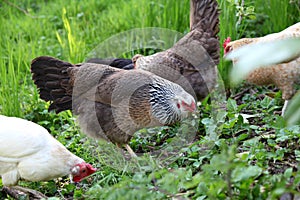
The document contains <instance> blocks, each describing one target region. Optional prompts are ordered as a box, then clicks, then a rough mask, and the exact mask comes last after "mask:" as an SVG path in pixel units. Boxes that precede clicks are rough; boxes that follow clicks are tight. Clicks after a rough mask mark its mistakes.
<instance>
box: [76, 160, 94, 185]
mask: <svg viewBox="0 0 300 200" xmlns="http://www.w3.org/2000/svg"><path fill="white" fill-rule="evenodd" d="M96 171H97V169H96V168H94V167H93V166H92V165H90V164H88V163H85V162H82V163H80V164H77V165H75V167H73V168H72V169H71V173H72V176H73V181H74V182H80V181H81V180H82V179H83V178H85V177H87V176H89V175H91V174H93V173H95V172H96Z"/></svg>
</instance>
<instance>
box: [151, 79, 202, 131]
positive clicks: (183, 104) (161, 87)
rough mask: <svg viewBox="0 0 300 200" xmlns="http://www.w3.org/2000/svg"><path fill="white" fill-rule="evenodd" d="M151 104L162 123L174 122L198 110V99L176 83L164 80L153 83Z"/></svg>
mask: <svg viewBox="0 0 300 200" xmlns="http://www.w3.org/2000/svg"><path fill="white" fill-rule="evenodd" d="M152 87H153V89H152V90H151V91H150V96H151V97H150V104H151V106H152V114H153V115H154V116H155V117H156V119H158V120H159V121H160V123H162V124H165V125H167V124H172V123H175V122H176V121H180V120H182V119H184V118H186V117H188V115H189V114H190V113H192V112H195V111H196V110H197V107H196V101H195V99H194V97H193V96H192V95H190V94H189V93H187V92H186V91H185V90H184V89H183V88H182V87H181V86H179V85H178V84H176V83H171V82H169V81H164V83H156V84H155V85H152Z"/></svg>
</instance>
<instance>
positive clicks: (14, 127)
mask: <svg viewBox="0 0 300 200" xmlns="http://www.w3.org/2000/svg"><path fill="white" fill-rule="evenodd" d="M95 171H96V169H95V168H93V167H92V165H90V164H88V163H85V161H84V160H83V159H81V158H79V157H77V156H76V155H74V154H72V153H71V152H70V151H68V150H67V149H66V148H65V147H64V146H63V145H62V144H61V143H59V142H58V141H57V140H56V139H54V137H53V136H52V135H50V134H49V133H48V131H47V130H46V129H45V128H43V127H42V126H40V125H38V124H35V123H33V122H30V121H27V120H24V119H20V118H16V117H6V116H3V115H0V175H1V178H2V184H3V185H4V186H14V185H17V183H18V181H19V180H20V179H23V180H27V181H46V180H51V179H54V178H58V177H61V176H65V175H68V174H69V175H71V176H72V177H73V181H74V182H79V181H81V180H82V179H83V178H85V177H86V176H89V175H91V174H93V173H94V172H95ZM24 189H25V188H24ZM27 191H28V190H26V192H27Z"/></svg>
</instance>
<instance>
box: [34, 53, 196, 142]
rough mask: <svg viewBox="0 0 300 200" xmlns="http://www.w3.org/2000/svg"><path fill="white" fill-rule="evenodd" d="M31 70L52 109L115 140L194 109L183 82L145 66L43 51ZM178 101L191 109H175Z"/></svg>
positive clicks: (94, 133)
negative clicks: (74, 60) (73, 60)
mask: <svg viewBox="0 0 300 200" xmlns="http://www.w3.org/2000/svg"><path fill="white" fill-rule="evenodd" d="M31 70H32V73H33V80H34V82H35V84H36V85H37V87H38V88H39V90H40V97H41V98H42V99H44V100H46V101H50V102H51V106H50V108H49V109H50V110H55V111H56V112H60V111H63V110H68V109H70V110H72V112H73V113H74V114H75V115H77V116H78V118H77V121H78V123H79V125H80V127H81V129H82V131H83V133H85V134H87V135H89V136H90V137H93V138H96V139H100V138H102V139H106V140H109V141H111V142H113V143H117V144H127V143H128V142H129V140H130V139H131V137H132V135H133V134H134V132H136V131H137V130H139V129H141V128H145V127H151V126H161V125H169V124H173V123H175V122H177V121H179V120H181V119H182V118H184V117H187V113H188V112H190V111H193V110H195V109H196V107H195V100H194V98H193V97H192V96H191V95H190V94H188V93H187V92H185V91H184V90H183V89H182V87H180V86H179V85H177V84H175V83H172V82H170V81H168V80H165V79H163V78H161V77H158V76H156V75H154V74H152V73H150V72H147V71H143V70H123V69H117V68H113V67H110V66H107V65H101V64H93V63H84V64H82V65H72V64H70V63H67V62H64V61H60V60H58V59H55V58H52V57H47V56H42V57H38V58H36V59H34V60H33V61H32V64H31ZM181 103H186V104H187V105H188V106H191V107H190V109H191V110H190V111H189V110H185V108H180V109H179V108H178V107H177V106H178V104H180V105H179V107H180V106H181ZM188 106H187V108H188V109H189V107H188ZM156 107H159V109H156Z"/></svg>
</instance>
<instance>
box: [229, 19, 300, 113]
mask: <svg viewBox="0 0 300 200" xmlns="http://www.w3.org/2000/svg"><path fill="white" fill-rule="evenodd" d="M291 38H299V39H300V22H299V23H296V24H294V25H292V26H290V27H288V28H286V29H285V30H283V31H281V32H278V33H272V34H269V35H266V36H264V37H258V38H242V39H239V40H235V41H232V42H231V41H230V38H227V39H226V40H225V43H224V45H223V46H224V53H225V55H226V54H227V53H229V52H231V51H233V50H236V49H239V48H240V47H243V46H246V45H248V44H263V43H267V42H272V41H279V40H282V41H284V40H286V39H291ZM237 62H238V60H233V63H234V64H236V63H237ZM246 81H247V82H249V83H253V84H256V85H269V84H274V85H276V86H277V87H278V88H279V89H280V90H281V91H282V98H283V99H284V100H285V104H284V106H283V109H282V115H284V112H285V110H286V107H287V105H288V101H289V100H290V99H291V98H292V97H293V95H294V94H295V91H296V90H295V88H294V86H295V84H300V55H299V53H297V52H295V53H292V54H290V56H289V57H287V59H285V60H283V61H282V62H280V63H275V64H273V65H270V66H265V67H260V68H257V69H254V70H252V71H251V72H250V73H249V74H248V75H247V77H246Z"/></svg>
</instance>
